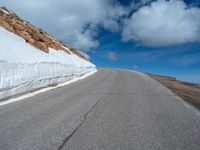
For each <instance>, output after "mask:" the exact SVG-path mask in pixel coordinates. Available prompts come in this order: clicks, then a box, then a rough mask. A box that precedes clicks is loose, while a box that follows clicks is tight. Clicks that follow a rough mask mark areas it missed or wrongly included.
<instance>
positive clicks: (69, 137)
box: [58, 98, 102, 150]
mask: <svg viewBox="0 0 200 150" xmlns="http://www.w3.org/2000/svg"><path fill="white" fill-rule="evenodd" d="M101 100H102V98H100V99H99V100H98V101H97V102H96V103H95V104H94V105H93V106H92V107H91V108H90V110H89V111H87V112H86V113H85V114H84V116H83V120H82V121H81V123H80V124H79V125H78V126H77V127H76V128H75V129H74V130H73V132H72V133H71V134H70V135H68V136H67V137H66V138H65V139H64V140H63V142H62V144H61V145H60V146H59V147H58V150H61V149H62V148H63V147H64V146H65V144H66V143H67V142H68V141H69V140H70V139H71V137H72V136H73V135H74V134H75V133H76V131H77V130H78V129H79V128H80V127H81V126H82V125H83V123H84V122H85V120H86V119H87V116H88V114H89V113H90V112H92V110H93V109H94V108H95V107H96V106H97V105H98V104H99V103H100V102H101Z"/></svg>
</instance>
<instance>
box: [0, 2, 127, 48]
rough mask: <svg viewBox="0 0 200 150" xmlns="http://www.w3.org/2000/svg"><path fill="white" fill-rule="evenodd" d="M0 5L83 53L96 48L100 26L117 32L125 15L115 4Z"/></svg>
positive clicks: (41, 3)
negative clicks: (120, 20) (119, 22)
mask: <svg viewBox="0 0 200 150" xmlns="http://www.w3.org/2000/svg"><path fill="white" fill-rule="evenodd" d="M1 5H4V6H6V7H8V8H10V9H12V10H14V11H15V12H16V13H17V14H19V16H21V17H22V18H24V19H25V20H27V21H29V22H31V23H33V24H34V25H36V26H39V27H40V28H42V29H44V30H46V31H47V32H49V33H50V34H52V35H54V36H56V37H57V38H59V39H60V40H62V41H64V42H66V43H69V44H70V45H71V46H73V47H75V48H78V49H79V50H84V51H87V50H89V49H90V48H94V47H97V46H98V45H99V43H98V41H97V40H96V39H95V38H96V36H97V33H98V27H99V26H100V25H101V26H103V27H104V28H106V29H108V30H111V31H118V30H119V24H118V21H119V18H120V16H123V15H124V14H125V13H126V10H125V8H123V7H121V6H120V5H119V4H117V3H115V2H114V0H56V1H55V0H45V1H44V0H41V1H37V2H36V1H35V0H26V1H21V0H14V1H13V0H6V1H1Z"/></svg>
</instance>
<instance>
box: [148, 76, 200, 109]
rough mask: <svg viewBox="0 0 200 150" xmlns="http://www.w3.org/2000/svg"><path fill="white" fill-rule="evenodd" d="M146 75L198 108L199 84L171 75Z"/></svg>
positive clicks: (199, 101)
mask: <svg viewBox="0 0 200 150" xmlns="http://www.w3.org/2000/svg"><path fill="white" fill-rule="evenodd" d="M148 75H149V76H150V77H151V78H153V79H155V80H157V81H159V82H160V83H161V84H163V85H164V86H166V87H168V88H169V89H171V91H172V92H174V93H175V94H177V95H178V96H180V97H182V98H183V99H184V100H185V101H187V102H189V103H191V104H192V105H194V106H195V107H196V108H198V109H200V85H197V84H192V83H188V82H183V81H179V80H176V78H173V77H167V76H159V75H153V74H148Z"/></svg>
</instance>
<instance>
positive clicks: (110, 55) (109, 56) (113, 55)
mask: <svg viewBox="0 0 200 150" xmlns="http://www.w3.org/2000/svg"><path fill="white" fill-rule="evenodd" d="M106 57H107V59H109V60H111V61H116V60H118V58H119V55H118V54H117V53H116V52H111V51H109V52H108V53H107V55H106Z"/></svg>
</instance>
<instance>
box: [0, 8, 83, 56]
mask: <svg viewBox="0 0 200 150" xmlns="http://www.w3.org/2000/svg"><path fill="white" fill-rule="evenodd" d="M0 26H2V27H4V28H5V29H7V30H8V31H10V32H13V33H15V34H17V35H18V36H20V37H22V38H24V39H25V41H26V42H27V43H29V44H31V45H32V46H34V47H36V48H38V49H40V50H42V51H44V52H46V53H48V52H49V48H53V49H55V50H63V51H65V52H66V53H68V54H70V53H71V52H72V53H74V54H76V55H78V56H79V57H81V58H83V59H86V58H85V57H84V56H83V55H81V54H80V53H79V52H78V51H77V50H76V49H74V48H72V47H69V46H66V45H64V44H63V43H62V42H60V41H57V40H56V39H55V38H53V37H51V36H50V35H48V34H47V33H46V32H44V31H43V30H42V29H39V28H36V27H34V26H33V25H31V24H30V23H28V22H26V21H24V20H22V19H21V18H20V17H18V16H17V15H16V14H15V13H14V12H12V11H10V10H8V9H6V8H5V7H0Z"/></svg>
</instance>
